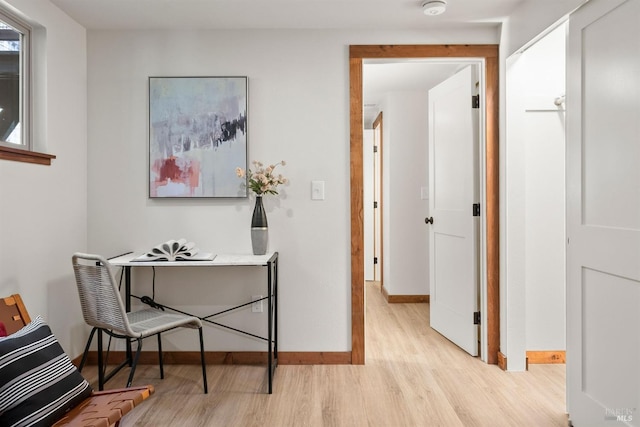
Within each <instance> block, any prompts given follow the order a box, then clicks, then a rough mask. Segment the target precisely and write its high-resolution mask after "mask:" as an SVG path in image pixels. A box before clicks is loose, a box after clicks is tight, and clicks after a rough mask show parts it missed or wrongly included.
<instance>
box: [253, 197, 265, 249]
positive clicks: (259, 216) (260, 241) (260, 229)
mask: <svg viewBox="0 0 640 427" xmlns="http://www.w3.org/2000/svg"><path fill="white" fill-rule="evenodd" d="M268 231H269V229H268V228H267V213H266V212H265V211H264V206H263V205H262V196H256V206H255V207H254V208H253V216H252V217H251V246H252V248H253V254H254V255H264V254H266V253H267V244H268V242H269V233H268Z"/></svg>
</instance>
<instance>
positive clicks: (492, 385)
mask: <svg viewBox="0 0 640 427" xmlns="http://www.w3.org/2000/svg"><path fill="white" fill-rule="evenodd" d="M366 308H367V314H366V315H367V320H366V326H367V332H366V352H367V356H366V365H364V366H350V365H338V366H329V365H318V366H291V365H284V366H279V367H278V369H277V371H276V376H275V381H274V390H273V394H272V395H271V396H269V395H267V394H265V393H264V392H265V390H266V369H265V368H264V367H260V366H237V365H235V366H228V365H225V366H222V365H217V366H209V367H208V368H207V375H208V376H209V394H208V395H205V394H203V393H202V376H201V372H200V367H199V366H196V365H194V366H178V365H167V366H165V379H164V380H160V379H159V378H158V368H157V366H153V365H148V366H140V367H139V368H138V370H137V372H136V377H135V379H134V385H135V384H153V385H154V386H155V387H156V392H155V394H154V395H153V396H151V398H150V399H148V400H147V401H146V402H144V403H143V404H142V405H140V406H138V407H137V408H135V409H134V410H133V411H132V412H131V413H130V414H128V415H127V416H126V417H125V418H124V422H123V423H122V424H121V425H122V426H127V427H128V426H243V427H244V426H277V427H280V426H295V427H298V426H354V427H355V426H357V427H359V426H444V427H452V426H491V427H496V426H509V427H513V426H532V427H533V426H535V427H547V426H549V427H550V426H566V425H567V419H566V415H565V413H566V409H565V398H564V396H565V386H564V384H565V369H564V365H532V366H530V370H529V371H528V372H518V373H511V372H503V371H501V370H500V369H499V368H498V367H496V366H493V365H486V364H484V363H482V362H481V361H480V360H478V359H476V358H473V357H470V356H468V355H467V354H466V353H464V352H463V351H462V350H460V349H458V348H457V347H456V346H454V345H453V344H451V343H450V342H449V341H447V340H446V339H444V338H443V337H442V336H440V335H439V334H438V333H437V332H435V331H433V330H432V329H431V328H429V306H428V304H387V303H386V302H385V301H384V299H383V298H382V297H381V295H380V291H379V288H378V287H374V286H373V285H372V284H367V289H366ZM83 374H84V375H85V376H86V377H87V378H88V379H90V380H94V381H95V376H96V374H95V367H89V368H87V369H85V370H84V372H83ZM125 376H126V372H121V373H120V374H118V376H116V377H115V378H114V379H112V380H111V381H110V382H109V383H108V386H109V387H111V388H115V387H122V386H123V385H124V383H125Z"/></svg>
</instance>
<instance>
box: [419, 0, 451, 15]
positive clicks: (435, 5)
mask: <svg viewBox="0 0 640 427" xmlns="http://www.w3.org/2000/svg"><path fill="white" fill-rule="evenodd" d="M445 10H447V2H445V1H440V0H434V1H425V2H424V3H422V12H423V13H424V14H425V15H427V16H436V15H441V14H443V13H444V12H445Z"/></svg>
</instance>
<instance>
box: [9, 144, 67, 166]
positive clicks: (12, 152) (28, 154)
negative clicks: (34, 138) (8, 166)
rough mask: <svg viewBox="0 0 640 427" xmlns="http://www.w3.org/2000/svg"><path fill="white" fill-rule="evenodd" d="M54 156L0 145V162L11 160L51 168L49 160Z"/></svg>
mask: <svg viewBox="0 0 640 427" xmlns="http://www.w3.org/2000/svg"><path fill="white" fill-rule="evenodd" d="M55 158H56V156H54V155H52V154H45V153H37V152H35V151H29V150H22V149H19V148H10V147H5V146H2V145H0V160H12V161H14V162H23V163H35V164H38V165H46V166H51V160H52V159H55Z"/></svg>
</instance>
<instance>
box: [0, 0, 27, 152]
mask: <svg viewBox="0 0 640 427" xmlns="http://www.w3.org/2000/svg"><path fill="white" fill-rule="evenodd" d="M0 21H2V22H3V23H5V24H6V25H9V26H10V27H12V28H13V29H14V30H15V31H17V32H18V33H20V34H21V38H20V96H19V103H20V143H17V144H16V143H11V142H7V141H0V145H3V146H5V147H10V148H18V149H23V150H29V151H31V150H32V147H33V144H32V141H31V32H32V28H31V26H30V25H29V24H27V23H26V22H24V21H23V20H21V19H20V18H18V17H17V16H15V15H14V14H12V13H11V12H9V11H7V10H6V9H4V8H1V7H0Z"/></svg>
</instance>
